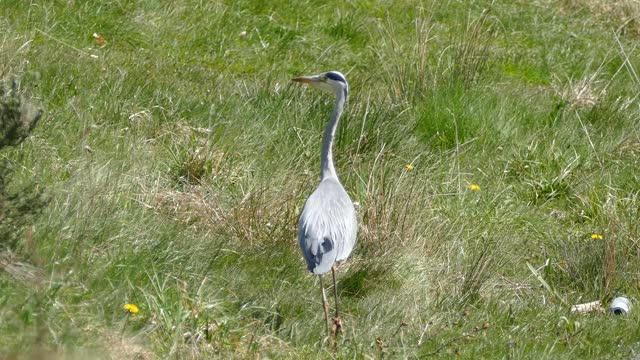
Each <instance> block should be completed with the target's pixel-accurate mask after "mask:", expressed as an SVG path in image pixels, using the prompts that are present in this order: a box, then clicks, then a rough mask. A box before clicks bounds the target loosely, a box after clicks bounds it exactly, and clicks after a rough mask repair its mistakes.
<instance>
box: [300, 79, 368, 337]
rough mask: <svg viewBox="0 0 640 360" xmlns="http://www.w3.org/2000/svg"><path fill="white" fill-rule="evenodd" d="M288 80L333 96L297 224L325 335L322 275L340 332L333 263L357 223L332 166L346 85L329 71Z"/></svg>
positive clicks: (343, 253) (348, 246) (347, 247)
mask: <svg viewBox="0 0 640 360" xmlns="http://www.w3.org/2000/svg"><path fill="white" fill-rule="evenodd" d="M292 81H296V82H300V83H305V84H309V85H311V86H312V87H315V88H319V89H322V90H325V91H329V92H331V93H333V94H335V96H336V104H335V107H334V109H333V114H332V115H331V120H330V121H329V124H328V125H327V128H326V129H325V132H324V139H323V142H322V153H321V157H320V184H319V185H318V187H317V188H316V189H315V191H314V192H313V193H312V194H311V196H309V198H308V199H307V201H306V203H305V204H304V208H303V209H302V214H301V215H300V221H299V222H298V242H299V244H300V248H301V249H302V254H303V255H304V259H305V260H306V262H307V268H308V269H309V271H310V272H312V273H314V274H317V275H318V276H319V278H320V288H321V291H322V307H323V309H324V317H325V324H326V329H327V334H329V335H330V334H331V332H330V331H329V315H328V312H329V304H328V302H327V298H326V295H325V291H324V286H323V284H322V275H323V274H325V273H327V272H328V271H329V270H331V275H332V278H333V295H334V298H335V317H334V318H333V327H332V330H333V331H332V332H333V333H334V334H336V333H340V332H341V331H342V322H341V321H340V313H339V312H338V290H337V286H336V264H337V263H339V262H341V261H344V260H346V259H347V258H348V257H349V254H351V251H352V250H353V246H354V245H355V242H356V234H357V231H358V222H357V217H356V211H355V208H354V206H353V202H352V201H351V199H350V198H349V195H348V194H347V192H346V191H345V189H344V187H343V186H342V184H341V183H340V180H339V179H338V175H337V174H336V169H335V166H334V165H333V140H334V137H335V134H336V129H337V127H338V122H339V121H340V116H341V115H342V112H343V110H344V105H345V102H346V100H347V97H348V92H349V85H348V84H347V80H346V79H345V77H344V75H342V74H341V73H340V72H338V71H329V72H326V73H323V74H320V75H313V76H301V77H297V78H294V79H292Z"/></svg>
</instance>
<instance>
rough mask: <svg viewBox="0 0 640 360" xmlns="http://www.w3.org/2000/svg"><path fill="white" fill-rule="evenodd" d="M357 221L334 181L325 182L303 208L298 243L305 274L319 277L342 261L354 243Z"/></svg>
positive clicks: (347, 199) (344, 196)
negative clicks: (308, 273)
mask: <svg viewBox="0 0 640 360" xmlns="http://www.w3.org/2000/svg"><path fill="white" fill-rule="evenodd" d="M356 232H357V222H356V215H355V209H354V208H353V203H352V202H351V200H350V199H349V196H348V195H347V193H346V192H345V191H344V188H343V187H342V185H341V184H340V182H338V180H337V179H332V178H330V179H325V180H323V181H322V182H321V183H320V185H319V186H318V188H317V189H316V190H315V191H314V192H313V194H311V196H310V197H309V199H308V200H307V202H306V203H305V205H304V209H303V210H302V214H301V216H300V222H299V223H298V241H299V243H300V248H301V249H302V253H303V255H304V258H305V260H306V261H307V267H308V268H309V271H311V272H313V273H314V274H322V273H325V272H327V271H329V270H330V269H331V266H333V264H334V262H335V261H340V260H345V259H346V258H347V257H348V256H349V254H350V253H351V250H352V249H353V246H354V244H355V238H356Z"/></svg>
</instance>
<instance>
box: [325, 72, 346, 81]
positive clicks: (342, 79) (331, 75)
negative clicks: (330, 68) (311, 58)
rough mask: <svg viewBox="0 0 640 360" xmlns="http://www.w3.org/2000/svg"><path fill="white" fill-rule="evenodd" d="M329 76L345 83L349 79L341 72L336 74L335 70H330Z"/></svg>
mask: <svg viewBox="0 0 640 360" xmlns="http://www.w3.org/2000/svg"><path fill="white" fill-rule="evenodd" d="M327 78H328V79H331V80H333V81H340V82H343V83H346V82H347V80H345V79H344V78H343V77H342V76H340V75H339V74H336V73H334V72H328V73H327Z"/></svg>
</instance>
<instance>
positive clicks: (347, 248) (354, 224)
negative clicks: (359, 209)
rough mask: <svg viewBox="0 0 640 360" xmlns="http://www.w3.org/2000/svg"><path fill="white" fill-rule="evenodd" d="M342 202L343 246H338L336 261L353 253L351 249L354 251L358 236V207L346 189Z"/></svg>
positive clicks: (344, 258)
mask: <svg viewBox="0 0 640 360" xmlns="http://www.w3.org/2000/svg"><path fill="white" fill-rule="evenodd" d="M341 203H342V215H341V218H342V221H341V222H342V228H343V230H342V240H343V241H342V242H341V246H340V247H339V248H338V254H337V255H336V261H343V260H346V259H347V258H348V257H349V255H351V251H353V247H354V246H355V244H356V238H357V236H358V219H357V215H356V209H355V208H354V207H353V202H351V199H350V198H349V195H347V193H346V191H344V198H343V199H342V201H341Z"/></svg>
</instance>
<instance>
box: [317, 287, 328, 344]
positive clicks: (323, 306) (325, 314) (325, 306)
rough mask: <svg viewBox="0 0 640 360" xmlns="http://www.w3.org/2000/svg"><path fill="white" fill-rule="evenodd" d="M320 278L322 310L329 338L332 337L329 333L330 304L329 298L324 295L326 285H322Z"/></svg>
mask: <svg viewBox="0 0 640 360" xmlns="http://www.w3.org/2000/svg"><path fill="white" fill-rule="evenodd" d="M318 277H319V278H320V289H321V290H322V309H323V310H324V326H325V328H326V329H327V336H330V335H331V333H330V332H329V302H328V301H327V296H326V295H325V293H324V285H323V284H322V275H318Z"/></svg>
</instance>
